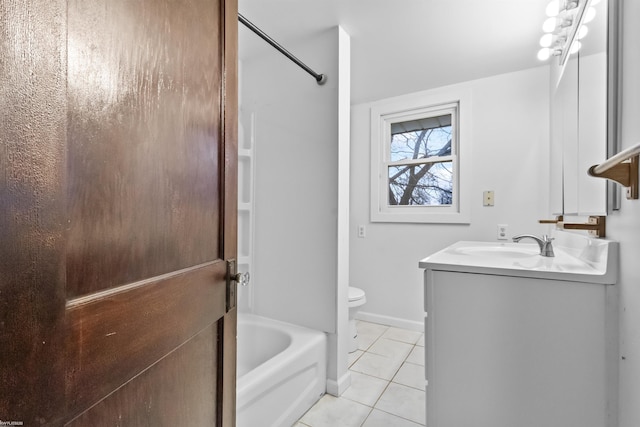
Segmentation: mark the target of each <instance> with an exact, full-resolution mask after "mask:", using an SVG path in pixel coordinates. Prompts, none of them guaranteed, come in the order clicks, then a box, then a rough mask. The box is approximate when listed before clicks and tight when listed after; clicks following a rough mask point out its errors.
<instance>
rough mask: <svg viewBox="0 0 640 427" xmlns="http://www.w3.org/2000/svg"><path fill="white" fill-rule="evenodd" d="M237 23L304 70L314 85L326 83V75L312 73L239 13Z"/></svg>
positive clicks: (305, 65)
mask: <svg viewBox="0 0 640 427" xmlns="http://www.w3.org/2000/svg"><path fill="white" fill-rule="evenodd" d="M238 21H240V23H242V24H243V25H244V26H245V27H247V28H248V29H250V30H251V31H253V32H254V33H255V34H257V35H258V36H259V37H260V38H261V39H262V40H264V41H266V42H267V43H269V44H270V45H271V46H273V47H274V48H276V50H278V51H279V52H280V53H281V54H283V55H284V56H286V57H287V58H289V59H290V60H291V61H293V62H294V63H295V64H296V65H298V66H299V67H300V68H302V69H303V70H305V71H306V72H307V73H309V74H311V75H312V76H313V78H314V79H316V83H318V85H320V86H322V85H323V84H325V83H326V81H327V76H326V74H318V73H316V72H315V71H313V70H312V69H311V68H309V67H308V66H307V64H305V63H304V62H302V61H300V60H299V59H298V58H296V57H295V56H294V55H293V54H292V53H291V52H289V51H288V50H287V49H285V48H284V47H282V46H281V45H280V44H279V43H278V42H277V41H275V40H274V39H272V38H271V37H269V35H267V34H266V33H265V32H264V31H262V30H261V29H260V28H258V27H256V26H255V25H254V24H253V23H252V22H251V21H249V20H248V19H247V18H245V17H244V16H242V15H241V14H239V13H238Z"/></svg>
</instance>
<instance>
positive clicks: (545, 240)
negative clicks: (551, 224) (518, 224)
mask: <svg viewBox="0 0 640 427" xmlns="http://www.w3.org/2000/svg"><path fill="white" fill-rule="evenodd" d="M525 238H529V239H533V240H535V241H536V243H538V246H540V255H542V256H548V257H552V256H555V255H554V253H553V246H551V241H552V240H553V238H552V237H549V236H547V235H546V234H544V235H543V236H542V239H541V238H539V237H537V236H534V235H532V234H521V235H519V236H515V237H514V238H513V241H514V242H516V243H518V242H519V241H520V240H522V239H525Z"/></svg>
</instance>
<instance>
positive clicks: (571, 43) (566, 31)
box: [538, 0, 600, 65]
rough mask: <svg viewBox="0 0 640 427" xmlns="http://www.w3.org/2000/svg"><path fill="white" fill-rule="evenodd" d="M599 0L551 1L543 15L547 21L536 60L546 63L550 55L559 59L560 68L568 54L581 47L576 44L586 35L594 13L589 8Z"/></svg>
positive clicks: (579, 44)
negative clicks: (587, 24)
mask: <svg viewBox="0 0 640 427" xmlns="http://www.w3.org/2000/svg"><path fill="white" fill-rule="evenodd" d="M599 2H600V0H551V1H550V2H549V4H548V5H547V7H546V9H545V12H546V14H547V19H546V20H545V21H544V23H543V24H542V31H543V32H544V35H543V36H542V37H541V38H540V46H541V47H542V48H541V49H540V50H539V51H538V59H539V60H541V61H546V60H547V59H549V58H551V57H552V56H558V57H560V65H564V63H565V61H566V60H567V58H568V57H569V55H570V54H573V53H576V52H577V51H578V50H580V47H581V46H582V45H581V43H580V42H579V41H578V40H580V39H582V38H583V37H585V36H586V35H587V33H588V32H589V29H588V28H587V27H586V25H585V24H586V23H587V22H590V21H591V20H593V18H594V16H595V13H596V10H595V9H594V8H593V7H592V6H593V5H595V4H597V3H599Z"/></svg>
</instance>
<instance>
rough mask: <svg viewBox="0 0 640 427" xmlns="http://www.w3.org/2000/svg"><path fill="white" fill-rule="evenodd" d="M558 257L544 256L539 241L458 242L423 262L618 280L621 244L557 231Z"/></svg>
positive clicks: (441, 266)
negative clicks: (618, 260)
mask: <svg viewBox="0 0 640 427" xmlns="http://www.w3.org/2000/svg"><path fill="white" fill-rule="evenodd" d="M554 237H555V240H554V241H553V249H554V252H555V257H543V256H541V255H540V248H539V247H538V245H537V244H536V243H511V242H509V243H501V242H467V241H462V242H457V243H455V244H453V245H451V246H449V247H447V248H445V249H443V250H441V251H439V252H436V253H435V254H433V255H431V256H429V257H427V258H425V259H423V260H422V261H420V264H419V265H420V267H421V268H429V269H432V270H443V271H462V272H471V273H483V274H496V275H506V276H519V277H539V278H546V279H555V280H567V281H577V282H589V283H603V284H613V283H615V282H616V281H617V257H618V244H617V242H612V241H609V240H603V239H594V238H590V237H586V236H582V235H578V234H574V233H570V232H562V231H558V232H557V233H556V234H555V235H554Z"/></svg>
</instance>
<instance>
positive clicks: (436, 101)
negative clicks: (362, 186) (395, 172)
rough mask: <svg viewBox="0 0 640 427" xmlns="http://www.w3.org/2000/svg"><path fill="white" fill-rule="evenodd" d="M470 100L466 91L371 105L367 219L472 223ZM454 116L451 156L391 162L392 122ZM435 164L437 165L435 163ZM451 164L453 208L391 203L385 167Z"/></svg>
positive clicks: (395, 99)
mask: <svg viewBox="0 0 640 427" xmlns="http://www.w3.org/2000/svg"><path fill="white" fill-rule="evenodd" d="M470 98H471V95H470V93H469V92H468V91H466V90H460V89H458V90H453V89H451V90H439V91H427V92H422V93H419V94H415V95H409V96H403V97H398V98H393V99H391V100H385V101H380V102H378V103H376V104H373V105H372V107H371V221H372V222H407V223H457V224H469V223H470V222H471V215H470V203H469V188H468V187H469V181H470V180H469V179H468V177H469V176H470V174H471V170H470V168H471V150H470V149H469V147H468V145H469V144H468V141H467V140H468V137H467V134H468V133H469V132H470V121H471V120H470V115H471V114H470V110H471V108H470V105H471V102H470ZM443 114H452V118H451V119H452V122H451V130H452V140H451V155H450V156H443V157H436V156H432V157H429V158H425V159H417V160H416V159H406V160H403V161H395V162H391V161H390V159H391V150H390V144H391V125H392V124H393V123H398V122H405V121H411V120H416V119H418V118H428V117H436V116H441V115H443ZM434 160H437V161H434ZM442 161H452V165H453V185H452V189H453V197H452V204H451V205H431V206H420V205H390V204H389V196H388V194H389V173H388V168H389V166H394V165H398V164H403V165H404V164H427V163H438V162H442Z"/></svg>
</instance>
